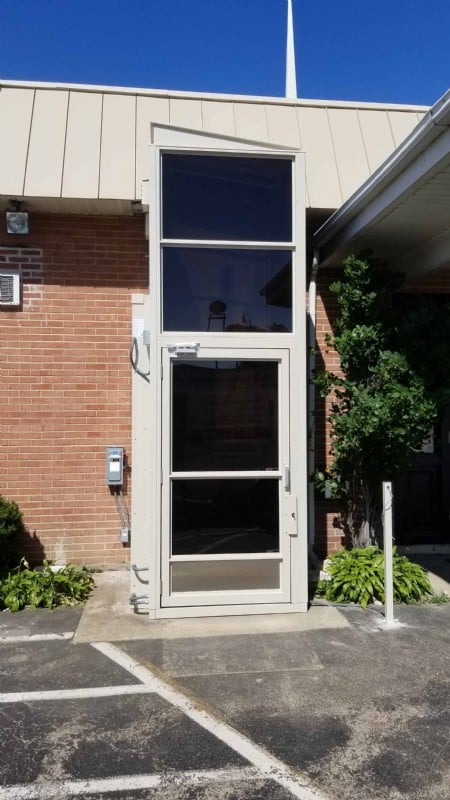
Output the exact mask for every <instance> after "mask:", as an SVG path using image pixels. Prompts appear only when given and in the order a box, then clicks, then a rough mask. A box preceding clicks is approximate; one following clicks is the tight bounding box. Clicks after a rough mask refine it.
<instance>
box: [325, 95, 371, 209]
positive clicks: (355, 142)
mask: <svg viewBox="0 0 450 800" xmlns="http://www.w3.org/2000/svg"><path fill="white" fill-rule="evenodd" d="M328 119H329V122H330V129H331V138H332V140H333V148H334V153H335V157H336V166H337V171H338V175H339V183H340V186H341V190H342V195H343V200H347V198H348V197H350V195H351V194H353V192H354V191H355V189H357V188H358V186H360V184H361V183H363V181H365V180H367V178H368V177H369V174H370V173H369V164H368V160H367V154H366V151H365V148H364V142H363V137H362V133H361V128H360V126H359V120H358V115H357V112H356V109H354V110H351V111H347V110H346V109H342V108H329V109H328Z"/></svg>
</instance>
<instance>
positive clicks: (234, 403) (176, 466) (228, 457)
mask: <svg viewBox="0 0 450 800" xmlns="http://www.w3.org/2000/svg"><path fill="white" fill-rule="evenodd" d="M172 402H173V413H172V419H173V437H172V447H173V456H172V469H173V471H175V472H182V471H196V470H233V469H239V470H250V469H251V470H263V469H277V468H278V364H277V363H276V362H275V361H206V360H204V359H199V360H198V361H180V362H177V361H174V362H173V401H172Z"/></svg>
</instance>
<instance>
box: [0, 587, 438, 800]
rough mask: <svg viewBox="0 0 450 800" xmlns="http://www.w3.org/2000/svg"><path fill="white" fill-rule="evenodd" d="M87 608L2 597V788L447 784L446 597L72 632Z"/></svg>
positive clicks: (220, 789) (323, 790)
mask: <svg viewBox="0 0 450 800" xmlns="http://www.w3.org/2000/svg"><path fill="white" fill-rule="evenodd" d="M93 602H95V601H93ZM116 610H117V609H116ZM328 611H330V614H329V626H328V627H327V625H326V615H327V612H328ZM86 613H88V612H86V611H85V612H83V611H82V610H81V609H59V610H57V611H55V612H46V611H29V610H27V611H24V612H20V613H18V614H10V613H6V612H5V613H3V614H1V615H0V690H1V695H0V714H1V725H0V742H1V744H0V777H1V781H0V800H27V799H28V798H40V799H41V800H42V799H43V798H58V800H63V798H66V797H67V798H69V797H75V796H78V797H83V798H88V799H89V800H91V799H92V800H106V799H107V798H108V800H109V799H111V800H141V799H143V798H152V800H160V799H161V800H162V799H163V798H164V800H194V798H195V800H197V799H198V800H203V798H205V800H206V798H208V800H290V798H293V797H297V798H300V800H350V798H351V800H354V798H364V800H379V799H381V798H383V800H385V799H386V800H419V798H420V800H425V799H426V800H449V798H450V704H449V687H450V605H442V606H434V605H423V606H398V607H396V617H397V618H398V620H399V624H398V625H396V626H394V627H392V628H386V626H384V625H383V618H382V614H381V613H380V609H378V610H374V609H369V610H367V611H363V610H362V609H359V608H355V607H353V608H351V607H349V608H348V609H346V610H343V609H341V610H339V611H336V609H325V610H323V609H322V610H320V614H319V615H317V614H316V617H315V619H317V621H318V623H317V626H314V625H312V624H311V623H309V626H305V625H301V624H298V625H291V626H290V627H291V628H292V629H286V625H287V623H286V622H285V621H283V620H281V619H280V621H279V625H278V628H277V625H276V623H274V622H273V620H272V621H271V624H270V625H264V624H263V622H262V621H260V622H259V623H257V622H255V623H254V625H255V626H256V627H252V624H250V623H249V624H244V625H243V626H242V624H241V626H240V625H239V620H236V621H235V622H234V623H233V622H231V621H230V619H231V618H229V621H228V623H226V624H224V623H221V622H220V621H219V620H217V624H216V625H215V624H214V620H213V621H211V620H209V621H208V623H205V628H204V629H203V630H202V629H201V626H200V623H198V622H197V621H196V622H195V625H194V626H193V627H191V628H189V625H188V624H186V626H185V627H184V628H183V627H180V626H178V627H175V629H174V630H175V634H174V632H173V630H172V632H170V626H169V627H168V628H166V630H165V632H164V629H162V628H161V627H158V626H154V625H152V623H151V622H150V621H149V620H148V619H147V620H145V619H144V620H140V621H139V626H138V627H139V635H135V636H134V638H131V637H130V638H127V637H126V636H124V637H123V639H121V640H118V639H116V638H115V635H116V633H117V632H118V631H119V627H118V625H116V626H115V628H114V631H115V634H114V636H113V637H111V638H112V639H114V641H113V642H111V641H107V639H108V637H107V636H106V637H105V636H103V640H97V641H91V642H86V641H85V642H78V643H77V637H76V633H77V631H80V630H81V629H84V630H85V631H86V625H84V628H83V626H82V620H83V616H84V615H85V614H86ZM122 613H123V614H124V615H125V617H124V626H126V624H127V622H128V623H129V627H130V630H131V631H133V630H134V629H133V625H134V624H135V621H134V620H133V618H132V617H128V618H126V614H125V611H123V612H122ZM303 616H307V615H303ZM313 618H314V614H313V615H312V617H310V619H313ZM324 619H325V621H324ZM183 622H184V621H183ZM233 624H234V626H235V629H234V630H233ZM199 626H200V627H199ZM124 629H125V628H124ZM146 630H147V631H148V633H149V635H148V636H147V637H145V636H144V633H145V631H146ZM193 632H194V633H195V634H196V635H192V633H193ZM102 633H103V634H104V633H105V630H103V631H102ZM187 634H189V635H187Z"/></svg>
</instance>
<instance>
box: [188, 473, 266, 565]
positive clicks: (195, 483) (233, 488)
mask: <svg viewBox="0 0 450 800" xmlns="http://www.w3.org/2000/svg"><path fill="white" fill-rule="evenodd" d="M278 487H279V482H278V479H274V478H269V479H266V478H262V479H258V478H245V479H242V480H237V479H236V480H234V479H227V478H221V479H220V480H213V479H210V480H208V479H198V480H191V479H187V480H183V479H175V480H173V481H172V555H191V554H192V555H200V554H202V555H206V554H207V553H276V552H278V551H279V536H278V529H279V520H278Z"/></svg>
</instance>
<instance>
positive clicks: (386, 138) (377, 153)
mask: <svg viewBox="0 0 450 800" xmlns="http://www.w3.org/2000/svg"><path fill="white" fill-rule="evenodd" d="M358 117H359V124H360V126H361V131H362V135H363V140H364V144H365V149H366V154H367V159H368V161H369V169H370V172H371V173H372V172H374V171H375V170H376V169H377V167H379V166H380V164H382V163H383V161H385V160H386V158H387V157H388V156H389V154H390V153H392V151H393V149H394V147H395V142H394V137H393V135H392V130H391V127H390V125H389V120H388V117H387V114H386V113H385V114H380V112H379V111H371V110H369V109H365V110H364V109H360V110H359V111H358Z"/></svg>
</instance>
